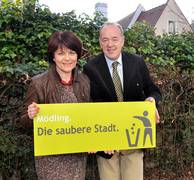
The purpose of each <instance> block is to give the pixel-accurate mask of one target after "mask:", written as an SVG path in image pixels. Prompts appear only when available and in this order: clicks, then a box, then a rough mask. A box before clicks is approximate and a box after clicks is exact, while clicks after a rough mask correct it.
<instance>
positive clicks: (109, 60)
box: [104, 54, 122, 69]
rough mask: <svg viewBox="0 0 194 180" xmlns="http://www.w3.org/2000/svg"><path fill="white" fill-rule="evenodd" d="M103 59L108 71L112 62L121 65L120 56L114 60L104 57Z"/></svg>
mask: <svg viewBox="0 0 194 180" xmlns="http://www.w3.org/2000/svg"><path fill="white" fill-rule="evenodd" d="M104 57H105V59H106V63H107V65H108V68H109V69H111V68H112V63H113V62H115V61H117V62H118V63H119V65H122V60H121V59H122V55H121V54H120V55H119V57H118V59H116V60H111V59H109V58H108V57H107V56H105V55H104Z"/></svg>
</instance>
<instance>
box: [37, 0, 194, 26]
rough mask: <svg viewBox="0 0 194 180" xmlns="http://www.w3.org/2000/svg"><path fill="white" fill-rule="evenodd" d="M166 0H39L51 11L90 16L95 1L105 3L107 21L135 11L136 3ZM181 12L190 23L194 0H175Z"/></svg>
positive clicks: (155, 3)
mask: <svg viewBox="0 0 194 180" xmlns="http://www.w3.org/2000/svg"><path fill="white" fill-rule="evenodd" d="M166 1H167V0H135V1H134V0H133V1H132V0H39V2H40V4H45V5H48V6H49V8H50V10H51V11H52V12H69V11H71V10H75V12H76V14H77V15H79V14H82V13H86V14H88V15H89V16H92V15H93V13H94V7H95V4H96V3H97V2H101V3H102V2H103V3H107V5H108V18H109V21H118V20H120V19H122V18H123V17H125V16H127V15H128V14H130V13H131V12H133V11H135V9H136V8H137V6H138V4H141V5H142V6H143V7H144V8H145V9H146V10H149V9H151V8H154V7H156V6H159V5H161V4H164V3H166ZM175 1H176V3H177V4H178V6H179V7H180V9H181V10H182V12H183V14H184V15H185V17H186V18H187V20H188V21H189V23H191V20H192V19H193V20H194V0H175Z"/></svg>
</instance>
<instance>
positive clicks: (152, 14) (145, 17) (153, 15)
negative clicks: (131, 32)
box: [118, 3, 167, 29]
mask: <svg viewBox="0 0 194 180" xmlns="http://www.w3.org/2000/svg"><path fill="white" fill-rule="evenodd" d="M166 6H167V3H165V4H163V5H160V6H158V7H155V8H153V9H150V10H148V11H144V10H142V11H141V13H140V14H139V16H138V18H137V21H140V22H142V21H147V22H148V23H149V24H150V25H151V26H153V27H154V26H155V25H156V23H157V21H158V19H159V18H160V16H161V14H162V12H163V11H164V9H165V7H166ZM136 11H137V9H136ZM136 11H134V12H133V13H131V14H129V15H128V16H126V17H124V18H123V19H121V20H119V21H118V23H119V24H120V25H121V26H122V27H123V29H127V28H128V27H129V25H130V24H131V22H132V20H133V18H134V16H135V14H136Z"/></svg>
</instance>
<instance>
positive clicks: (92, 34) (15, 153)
mask: <svg viewBox="0 0 194 180" xmlns="http://www.w3.org/2000/svg"><path fill="white" fill-rule="evenodd" d="M27 2H28V3H26V4H24V5H23V4H20V3H19V2H17V4H13V3H11V2H10V1H9V0H3V1H2V6H1V7H0V179H1V178H3V179H11V178H16V179H17V178H18V179H20V178H21V179H36V175H35V170H34V164H33V144H32V139H31V134H32V132H31V131H29V130H23V129H20V128H19V127H18V126H17V120H18V119H19V117H20V112H21V107H22V103H23V98H24V96H25V92H26V89H27V85H28V82H29V80H30V77H31V76H33V75H35V74H37V73H40V72H42V71H44V70H45V69H46V68H47V66H48V64H47V62H46V49H47V40H48V37H49V36H50V35H51V34H52V32H54V31H56V30H71V31H73V32H75V33H76V34H77V35H78V36H79V37H80V38H81V40H82V41H83V45H84V49H85V50H84V55H83V58H82V59H81V60H80V61H79V64H80V65H81V66H82V65H83V64H84V63H85V59H88V58H89V57H91V56H93V55H96V54H97V53H99V51H100V49H99V45H98V30H99V27H100V26H101V25H102V23H103V22H104V21H105V19H103V18H102V17H101V16H99V15H96V16H94V17H93V18H91V17H89V16H88V15H86V14H83V15H81V16H78V17H77V16H76V15H75V13H74V12H73V11H72V12H68V13H64V14H55V13H51V12H50V10H49V9H48V8H47V7H45V6H40V5H39V4H38V3H36V4H35V2H36V1H34V0H31V1H27ZM125 37H126V38H125V50H126V51H128V52H129V53H138V54H141V55H142V56H144V57H145V59H146V61H147V63H148V64H149V68H150V71H151V72H152V77H153V78H154V80H155V82H156V83H157V84H158V85H159V87H160V89H161V91H162V94H163V101H162V103H161V104H160V113H161V120H162V123H161V124H160V125H159V126H158V134H157V144H158V146H157V148H156V149H153V150H150V151H147V152H146V157H145V162H146V169H145V171H146V172H147V170H150V169H152V168H153V169H155V168H157V172H158V171H159V172H161V173H163V172H164V173H172V172H174V174H175V176H174V177H178V176H180V174H181V173H183V172H182V171H181V170H184V169H189V168H190V165H191V163H192V159H193V153H194V147H193V142H192V141H193V121H194V110H193V109H194V107H193V104H194V103H193V101H194V93H193V90H194V81H193V79H194V78H193V72H194V34H193V33H187V34H181V35H176V34H174V35H170V36H168V35H164V36H163V37H159V36H155V35H154V30H153V29H152V28H151V27H149V26H148V25H147V24H136V25H135V26H134V27H133V28H132V29H130V30H127V31H126V32H125ZM89 165H90V166H93V167H94V168H95V170H94V171H93V170H91V168H89V169H88V171H87V178H88V179H91V177H92V179H98V174H97V169H96V162H95V160H94V159H93V158H90V159H89ZM176 169H179V170H180V171H179V174H178V175H177V174H176ZM156 175H157V174H156ZM176 175H177V176H176ZM1 176H2V177H1ZM155 178H156V177H155ZM152 179H154V174H153V178H152Z"/></svg>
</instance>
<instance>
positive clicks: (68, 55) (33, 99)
mask: <svg viewBox="0 0 194 180" xmlns="http://www.w3.org/2000/svg"><path fill="white" fill-rule="evenodd" d="M81 54H82V43H81V42H80V40H79V39H78V38H77V37H76V36H75V35H74V34H73V33H72V32H55V33H54V34H53V35H51V37H50V38H49V42H48V57H49V64H50V67H49V69H48V70H47V71H46V72H44V73H42V74H40V75H37V76H35V77H33V78H32V82H31V83H30V86H29V89H28V91H27V95H26V101H25V111H24V114H23V116H22V118H21V123H22V125H23V126H24V127H28V128H29V127H30V128H32V127H33V118H34V116H36V114H37V113H38V111H39V108H38V106H37V104H36V103H41V104H44V103H45V104H48V103H76V102H88V101H89V95H90V87H89V80H88V78H87V76H86V75H84V74H82V73H81V71H80V70H79V69H78V68H77V67H76V64H77V60H78V59H79V58H80V57H81ZM86 156H87V154H86V153H79V154H66V155H55V156H42V157H35V166H36V171H37V176H38V179H39V180H84V179H85V167H86Z"/></svg>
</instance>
